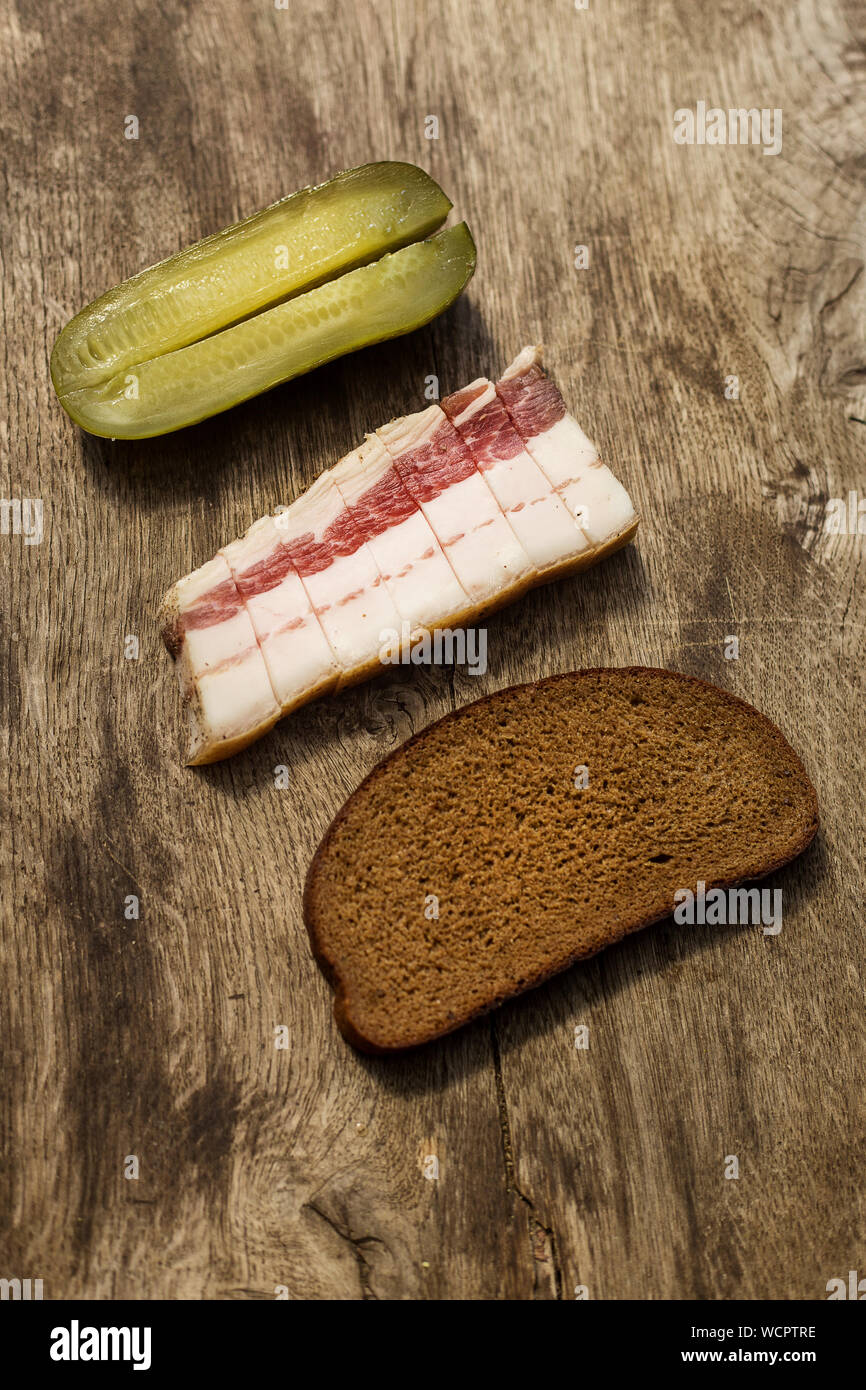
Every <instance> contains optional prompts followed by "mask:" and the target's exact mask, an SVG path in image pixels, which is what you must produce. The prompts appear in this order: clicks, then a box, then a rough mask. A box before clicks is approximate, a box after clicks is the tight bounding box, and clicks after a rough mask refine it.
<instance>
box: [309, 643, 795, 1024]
mask: <svg viewBox="0 0 866 1390" xmlns="http://www.w3.org/2000/svg"><path fill="white" fill-rule="evenodd" d="M584 766H585V767H586V769H587V770H588V779H589V780H588V786H586V787H579V786H576V785H575V782H576V780H577V781H578V782H579V781H581V780H582V778H581V776H580V774H577V776H576V770H577V769H578V768H580V767H584ZM817 826H818V806H817V798H816V796H815V791H814V788H813V787H812V784H811V782H810V781H809V778H808V777H807V775H806V772H805V770H804V768H803V765H802V763H801V762H800V760H799V758H798V757H797V756H796V754H795V753H794V751H793V749H792V748H791V747H790V746H789V744H788V743H787V742H786V740H785V738H784V737H783V735H782V734H781V732H780V731H779V730H778V729H777V728H776V726H775V725H774V724H772V723H771V722H770V721H769V720H768V719H766V718H765V717H764V716H763V715H761V714H759V713H758V711H757V710H755V709H753V708H752V706H750V705H747V704H746V703H745V702H744V701H742V700H739V699H737V698H736V697H735V696H732V695H730V694H728V693H727V692H725V691H722V690H719V689H717V688H716V687H714V686H711V685H708V684H706V683H705V682H703V681H699V680H695V679H693V678H691V677H687V676H682V675H679V674H678V673H676V672H671V671H660V670H652V669H645V668H626V669H610V670H595V671H582V672H580V671H579V672H574V673H571V674H569V675H564V676H554V677H551V678H549V679H548V680H544V681H540V682H537V683H535V684H532V685H524V686H516V687H513V688H511V689H509V690H504V691H501V692H499V693H498V694H495V695H492V696H488V697H486V698H485V699H482V700H479V701H476V702H475V703H474V704H471V705H468V706H466V707H464V708H463V709H461V710H458V711H456V712H455V713H454V714H450V715H448V716H446V717H445V718H444V719H441V720H439V721H438V723H436V724H433V725H432V726H431V727H430V728H428V729H426V730H425V731H424V732H423V733H421V734H419V735H417V736H416V737H415V738H413V739H411V740H410V741H409V742H408V743H406V744H404V745H403V747H402V748H400V749H398V750H397V752H396V753H393V754H392V755H391V756H390V757H389V758H387V759H385V761H384V762H382V763H380V764H379V766H378V767H377V768H375V769H374V770H373V772H372V773H371V774H370V776H369V777H368V778H367V780H366V781H365V782H364V783H363V784H362V785H361V786H360V787H359V788H358V790H357V791H356V792H355V793H354V795H353V796H352V797H351V798H350V799H349V801H348V802H347V803H346V805H345V806H344V807H343V809H342V811H341V812H340V813H339V814H338V816H337V817H336V819H335V820H334V822H333V824H332V825H331V827H330V829H329V831H328V833H327V835H326V836H325V838H324V840H323V842H322V844H321V846H320V847H319V850H318V852H317V854H316V857H315V859H314V861H313V864H312V865H311V868H310V873H309V876H308V880H307V888H306V893H305V918H306V923H307V927H308V930H309V932H310V937H311V941H312V944H313V949H314V952H315V954H316V956H317V958H318V960H319V962H320V964H321V965H322V967H323V969H324V970H325V971H326V973H327V974H328V975H329V977H330V978H331V980H332V982H333V983H334V984H335V986H336V988H337V997H336V1000H335V1006H334V1007H335V1014H336V1017H337V1022H338V1024H339V1026H340V1028H341V1030H342V1031H343V1033H344V1034H345V1036H346V1037H347V1038H348V1039H349V1041H350V1042H352V1043H353V1044H354V1045H355V1046H357V1047H360V1048H362V1049H364V1050H367V1051H376V1052H380V1051H391V1050H398V1049H402V1048H406V1047H412V1046H417V1045H418V1044H420V1043H423V1042H427V1041H429V1040H431V1039H432V1038H435V1037H438V1036H440V1035H441V1034H443V1033H447V1032H450V1031H451V1030H452V1029H453V1028H456V1027H458V1026H460V1025H461V1024H462V1023H465V1022H467V1021H468V1020H469V1019H471V1018H473V1017H475V1016H477V1015H478V1014H481V1013H484V1012H486V1011H487V1010H488V1009H491V1008H494V1007H495V1006H496V1005H497V1004H499V1003H501V1002H502V1001H503V1000H504V999H506V998H508V997H509V996H510V995H514V994H517V993H519V992H521V991H522V990H524V989H528V988H530V987H531V986H533V985H536V984H540V983H541V982H542V981H543V980H545V979H547V978H549V977H550V976H551V975H553V974H555V973H556V972H557V971H559V970H562V969H564V968H565V967H566V966H568V965H569V964H571V963H572V962H573V961H575V960H577V959H580V958H583V957H586V956H591V955H593V954H595V952H597V951H599V950H601V948H602V947H604V946H607V945H609V944H610V943H612V942H614V941H616V940H618V939H619V938H620V937H622V936H625V935H626V934H627V933H629V932H632V931H635V930H637V929H638V928H639V927H641V926H646V925H648V924H649V923H651V922H653V921H657V920H659V919H661V918H663V917H666V916H668V915H669V914H670V913H671V912H672V911H673V906H674V893H675V892H676V891H677V890H678V889H681V888H689V887H690V888H692V889H694V887H695V885H696V883H697V882H698V881H699V880H703V881H704V882H705V883H706V885H707V888H708V889H709V888H710V887H713V886H720V887H727V886H730V885H733V884H736V883H740V882H744V881H748V880H750V879H755V878H760V877H762V876H763V875H765V874H767V873H770V872H771V871H772V870H773V869H776V868H778V867H780V866H781V865H782V864H784V863H786V862H787V861H788V860H790V859H792V858H793V857H794V856H795V855H797V854H799V853H800V852H801V851H802V850H803V849H805V847H806V846H807V845H808V844H809V842H810V841H811V839H812V838H813V836H814V834H815V832H816V830H817ZM428 895H435V898H436V899H437V900H438V915H434V914H433V913H432V912H429V911H428V914H427V915H425V903H428V902H429V901H432V900H429V899H428Z"/></svg>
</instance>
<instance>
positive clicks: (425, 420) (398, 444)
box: [376, 405, 447, 456]
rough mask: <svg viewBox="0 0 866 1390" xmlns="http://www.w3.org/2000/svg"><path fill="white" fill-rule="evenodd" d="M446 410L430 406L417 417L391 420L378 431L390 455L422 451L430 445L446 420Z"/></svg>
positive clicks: (402, 416) (405, 416)
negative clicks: (424, 445)
mask: <svg viewBox="0 0 866 1390" xmlns="http://www.w3.org/2000/svg"><path fill="white" fill-rule="evenodd" d="M446 418H447V417H446V415H445V412H444V410H442V409H441V408H440V407H439V406H438V405H430V406H428V407H427V409H426V410H419V411H418V412H417V413H416V414H415V415H401V417H400V418H399V419H398V420H389V421H388V424H387V425H382V426H381V428H380V429H378V430H377V431H376V433H377V435H378V436H379V438H380V439H381V441H382V443H383V444H384V445H385V448H386V449H387V450H388V451H389V453H390V454H392V456H393V455H400V454H405V453H408V452H409V450H410V449H420V447H421V446H422V444H428V443H429V442H430V440H431V439H432V438H433V436H434V434H435V433H436V431H437V430H438V429H439V427H440V425H441V424H442V421H443V420H444V419H446Z"/></svg>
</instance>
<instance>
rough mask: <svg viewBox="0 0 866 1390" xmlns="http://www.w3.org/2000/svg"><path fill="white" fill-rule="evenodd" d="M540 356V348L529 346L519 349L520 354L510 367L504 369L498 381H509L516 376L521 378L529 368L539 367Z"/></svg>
mask: <svg viewBox="0 0 866 1390" xmlns="http://www.w3.org/2000/svg"><path fill="white" fill-rule="evenodd" d="M541 356H542V354H541V348H540V347H536V346H534V345H532V344H530V346H529V347H525V348H521V349H520V352H519V353H518V354H517V356H516V357H515V359H514V361H513V362H512V363H511V366H510V367H506V369H505V371H504V372H503V373H502V376H501V377H500V378H499V379H500V381H511V380H512V378H514V377H516V376H523V373H524V372H528V371H529V369H530V367H536V366H538V367H540V366H541Z"/></svg>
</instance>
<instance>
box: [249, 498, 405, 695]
mask: <svg viewBox="0 0 866 1390" xmlns="http://www.w3.org/2000/svg"><path fill="white" fill-rule="evenodd" d="M275 525H276V526H277V529H278V530H279V532H280V536H281V538H282V541H283V544H284V545H285V546H286V548H287V549H288V552H289V555H290V556H291V559H292V563H293V564H294V566H295V569H296V570H297V572H298V575H299V576H300V578H301V581H302V583H303V586H304V588H305V589H306V591H307V593H308V595H309V597H310V602H311V604H312V607H313V611H314V613H315V614H316V617H317V618H318V619H319V622H320V623H321V625H322V628H323V630H324V633H325V636H326V637H327V639H328V642H329V643H330V645H331V650H332V651H333V653H334V656H335V657H336V660H337V664H338V665H339V667H340V677H339V682H338V688H340V687H342V686H344V685H347V684H351V683H353V682H354V681H356V680H359V679H362V677H363V676H364V675H369V674H370V673H371V672H372V671H373V670H374V669H375V667H376V666H377V665H378V664H379V662H380V653H381V650H382V647H383V643H384V642H386V641H387V640H388V639H387V637H386V634H388V633H390V632H393V631H397V632H399V631H400V622H401V620H400V614H399V613H398V611H397V608H396V606H395V604H394V600H393V599H392V597H391V595H390V594H389V592H388V589H387V586H386V585H385V584H384V583H383V582H382V576H381V574H380V573H379V569H378V567H377V565H376V561H375V560H374V559H373V556H372V555H371V553H370V549H369V547H368V546H367V545H366V544H365V543H364V540H363V538H362V536H361V534H360V532H359V530H358V528H357V526H356V525H355V522H354V521H353V520H352V516H351V513H350V512H349V509H348V507H347V506H346V504H345V502H344V501H343V499H342V497H341V496H340V492H339V490H338V489H337V488H336V487H335V485H334V481H333V478H332V476H331V473H330V471H329V472H327V473H323V474H321V476H320V477H319V478H317V479H316V481H315V482H314V483H313V485H312V487H310V488H308V489H307V491H306V492H305V493H302V495H301V496H300V497H299V498H298V499H297V501H295V502H293V503H292V504H291V506H290V507H287V508H286V510H285V511H284V512H281V513H280V514H279V516H278V517H277V518H276V519H275Z"/></svg>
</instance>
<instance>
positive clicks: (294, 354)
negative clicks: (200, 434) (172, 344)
mask: <svg viewBox="0 0 866 1390" xmlns="http://www.w3.org/2000/svg"><path fill="white" fill-rule="evenodd" d="M474 269H475V244H474V242H473V240H472V235H471V233H470V231H469V228H468V227H467V226H466V223H465V222H461V223H459V224H458V225H457V226H455V227H449V228H446V230H445V231H442V232H439V233H438V234H437V235H436V236H432V237H430V238H429V239H428V240H426V241H418V242H414V243H413V244H412V245H410V246H405V247H404V248H403V249H402V250H399V251H395V252H392V253H389V254H387V255H385V256H383V257H382V258H381V259H380V260H377V261H375V262H373V263H372V264H369V265H366V266H363V267H361V268H359V269H357V270H352V271H349V272H348V273H347V274H345V275H341V276H340V277H339V278H337V279H332V280H329V281H327V282H326V283H324V284H322V285H319V286H318V287H317V288H316V289H312V290H308V291H307V292H306V293H305V294H300V295H296V296H295V297H294V298H292V299H289V300H287V301H285V302H284V303H280V304H277V305H276V306H275V307H274V308H272V309H266V310H264V311H263V312H262V313H259V314H255V315H254V316H253V317H251V318H246V319H244V320H243V321H241V322H240V323H235V324H233V325H232V326H231V327H229V328H224V329H223V330H222V332H218V333H214V334H211V336H210V337H206V338H202V339H201V340H200V341H196V342H193V343H190V344H189V345H188V346H184V347H179V348H177V349H175V350H173V351H169V352H164V353H161V354H159V355H157V356H152V357H150V358H149V359H147V360H138V361H134V362H128V363H124V365H123V367H122V368H121V369H120V370H116V371H114V372H112V374H110V375H107V376H106V378H105V379H103V380H102V381H99V382H95V383H93V384H88V385H87V386H84V387H80V388H78V389H75V388H72V389H69V388H68V387H66V388H65V389H62V390H61V389H58V395H59V396H60V400H61V402H62V404H63V407H64V409H65V410H66V411H67V412H68V413H69V415H70V416H71V417H72V419H73V420H74V421H75V423H76V424H78V425H81V427H82V428H83V429H85V430H88V431H89V432H90V433H91V434H97V435H102V436H103V437H108V438H116V439H146V438H150V437H151V436H153V435H158V434H166V433H168V432H169V431H171V430H177V429H181V428H182V427H184V426H185V425H192V424H195V423H196V422H197V421H199V420H205V419H207V417H208V416H210V415H216V414H217V413H218V412H219V411H221V410H227V409H228V408H229V407H230V406H233V405H237V404H238V403H239V402H240V401H244V400H248V399H249V397H250V396H255V395H258V394H259V392H261V391H268V390H270V389H271V387H273V386H278V385H279V384H280V383H281V382H284V381H289V380H291V378H292V377H296V376H301V375H302V374H303V373H305V372H310V371H312V370H313V369H314V368H315V367H319V366H321V365H322V364H323V363H325V362H330V361H332V360H333V359H334V358H335V357H341V356H342V355H343V354H344V353H347V352H354V351H355V350H356V349H358V348H362V347H367V346H369V345H370V344H371V343H378V342H382V341H384V339H386V338H396V337H398V336H399V335H400V334H403V333H409V332H411V331H412V330H413V329H415V328H420V327H421V326H422V325H423V324H425V323H429V321H430V320H431V319H433V318H435V317H436V315H437V314H440V313H442V311H443V310H444V309H447V307H448V305H449V304H451V303H452V302H453V300H455V299H456V298H457V296H458V295H459V294H460V292H461V290H462V289H463V288H464V286H465V285H466V284H467V282H468V281H469V279H470V278H471V276H472V272H473V271H474Z"/></svg>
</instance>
